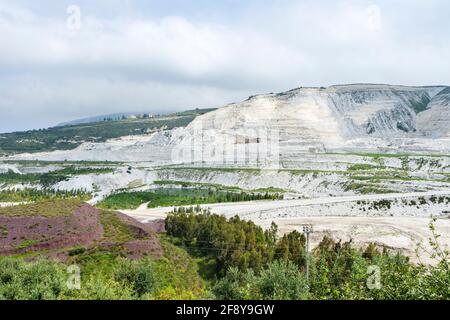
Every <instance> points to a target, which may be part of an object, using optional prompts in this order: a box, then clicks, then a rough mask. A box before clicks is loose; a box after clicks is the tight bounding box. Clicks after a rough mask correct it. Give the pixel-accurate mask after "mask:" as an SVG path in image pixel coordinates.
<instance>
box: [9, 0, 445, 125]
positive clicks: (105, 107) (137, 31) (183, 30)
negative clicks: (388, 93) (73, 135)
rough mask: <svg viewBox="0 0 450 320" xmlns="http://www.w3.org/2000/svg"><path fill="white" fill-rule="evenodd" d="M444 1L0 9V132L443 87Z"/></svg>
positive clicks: (78, 4) (86, 3) (36, 4)
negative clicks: (339, 88)
mask: <svg viewBox="0 0 450 320" xmlns="http://www.w3.org/2000/svg"><path fill="white" fill-rule="evenodd" d="M449 12H450V2H449V1H447V0H398V1H392V0H386V1H376V0H372V1H365V0H361V1H359V0H354V1H338V0H337V1H327V0H321V1H317V0H316V1H299V0H298V1H290V0H278V1H277V0H272V1H269V0H247V1H242V0H214V1H212V0H164V1H162V0H158V1H154V0H150V1H149V0H145V1H144V0H120V1H119V0H71V1H65V0H39V1H36V0H14V1H11V0H0V111H1V114H0V132H7V131H12V130H23V129H29V128H41V127H47V126H51V125H54V124H56V123H59V122H63V121H67V120H72V119H75V118H80V117H86V116H93V115H101V114H109V113H116V112H125V111H148V112H171V111H176V110H184V109H188V108H195V107H217V106H221V105H224V104H226V103H229V102H234V101H239V100H243V99H245V98H246V97H248V96H249V95H252V94H255V93H264V92H278V91H284V90H288V89H291V88H294V87H298V86H327V85H332V84H339V83H355V82H358V83H359V82H371V83H392V84H407V85H425V84H450V59H449V57H450V41H449V40H450V39H449V38H450V33H449V32H450V19H449V16H448V13H449Z"/></svg>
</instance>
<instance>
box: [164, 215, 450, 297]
mask: <svg viewBox="0 0 450 320" xmlns="http://www.w3.org/2000/svg"><path fill="white" fill-rule="evenodd" d="M187 211H189V212H187ZM195 211H198V210H195V209H190V210H183V209H181V210H176V212H173V213H171V214H169V215H168V217H167V219H166V230H167V234H168V235H169V236H171V237H174V239H175V240H174V241H178V242H179V244H180V245H183V246H185V247H186V248H187V249H190V250H195V251H196V252H199V253H201V254H202V255H204V256H206V257H211V258H213V259H214V260H215V269H216V274H217V276H218V277H219V281H218V282H217V283H216V284H215V285H214V287H213V288H212V291H213V293H214V295H215V296H216V297H217V298H219V299H450V268H449V261H450V260H449V259H450V257H449V253H448V251H445V250H444V249H442V248H441V247H440V245H439V243H438V242H437V241H433V240H431V242H430V243H431V244H432V246H433V250H434V254H435V256H436V258H437V263H436V265H435V266H428V265H422V264H419V265H416V264H412V263H411V262H410V261H409V259H408V258H406V257H404V256H402V255H400V254H398V253H392V252H389V251H388V250H380V249H379V248H378V247H377V246H376V245H374V244H371V245H369V246H367V247H366V248H357V247H355V246H354V245H353V244H352V241H348V242H336V241H334V240H333V239H331V238H329V237H324V238H323V240H322V241H321V242H320V243H319V244H318V246H317V247H316V248H314V249H313V250H312V252H311V253H310V255H307V254H306V251H305V249H304V248H305V238H304V236H303V235H302V234H300V233H298V232H297V231H293V232H291V233H289V234H287V235H284V236H283V237H282V238H281V239H278V238H277V236H276V234H277V226H276V225H275V224H272V226H271V228H270V229H269V230H267V231H263V229H262V228H260V227H258V226H256V225H255V224H254V223H253V222H250V221H243V220H241V219H239V217H234V218H231V219H228V220H227V219H226V218H224V217H223V216H218V215H213V214H210V213H207V212H206V213H204V212H203V213H200V214H198V213H194V212H195ZM430 238H431V239H438V238H439V236H438V235H436V234H435V231H434V228H433V225H432V224H431V225H430ZM306 259H308V261H309V264H310V278H309V282H308V279H306V274H305V265H306Z"/></svg>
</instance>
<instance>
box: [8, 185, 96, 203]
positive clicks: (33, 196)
mask: <svg viewBox="0 0 450 320" xmlns="http://www.w3.org/2000/svg"><path fill="white" fill-rule="evenodd" d="M70 198H76V199H79V200H82V201H87V200H90V199H91V198H92V195H91V194H89V193H87V192H86V191H85V190H71V191H62V190H55V189H30V188H26V189H22V190H16V189H11V190H0V202H36V201H42V200H51V199H54V200H56V199H70Z"/></svg>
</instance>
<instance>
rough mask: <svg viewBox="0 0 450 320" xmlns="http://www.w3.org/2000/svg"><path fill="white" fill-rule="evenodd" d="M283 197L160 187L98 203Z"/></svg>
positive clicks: (130, 205) (126, 205)
mask: <svg viewBox="0 0 450 320" xmlns="http://www.w3.org/2000/svg"><path fill="white" fill-rule="evenodd" d="M277 199H283V195H282V194H278V193H269V192H266V193H247V192H231V191H227V192H225V191H217V190H214V189H203V188H189V189H170V188H159V189H155V190H153V191H140V192H118V193H115V194H112V195H110V196H108V197H106V198H105V199H104V200H103V201H102V202H100V203H99V204H98V207H100V208H104V209H113V210H114V209H136V208H137V207H139V206H140V205H142V204H144V203H146V202H149V207H150V208H157V207H168V206H177V207H178V206H189V205H196V204H209V203H226V202H241V201H253V200H277Z"/></svg>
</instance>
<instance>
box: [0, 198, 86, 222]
mask: <svg viewBox="0 0 450 320" xmlns="http://www.w3.org/2000/svg"><path fill="white" fill-rule="evenodd" d="M82 205H83V202H82V201H80V200H78V199H67V200H63V201H62V200H48V201H42V202H36V203H32V204H24V205H19V206H14V207H6V208H0V216H8V217H24V216H25V217H38V216H41V217H46V218H52V217H61V216H69V215H71V214H72V213H73V212H74V211H75V210H76V209H77V208H79V207H81V206H82Z"/></svg>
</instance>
